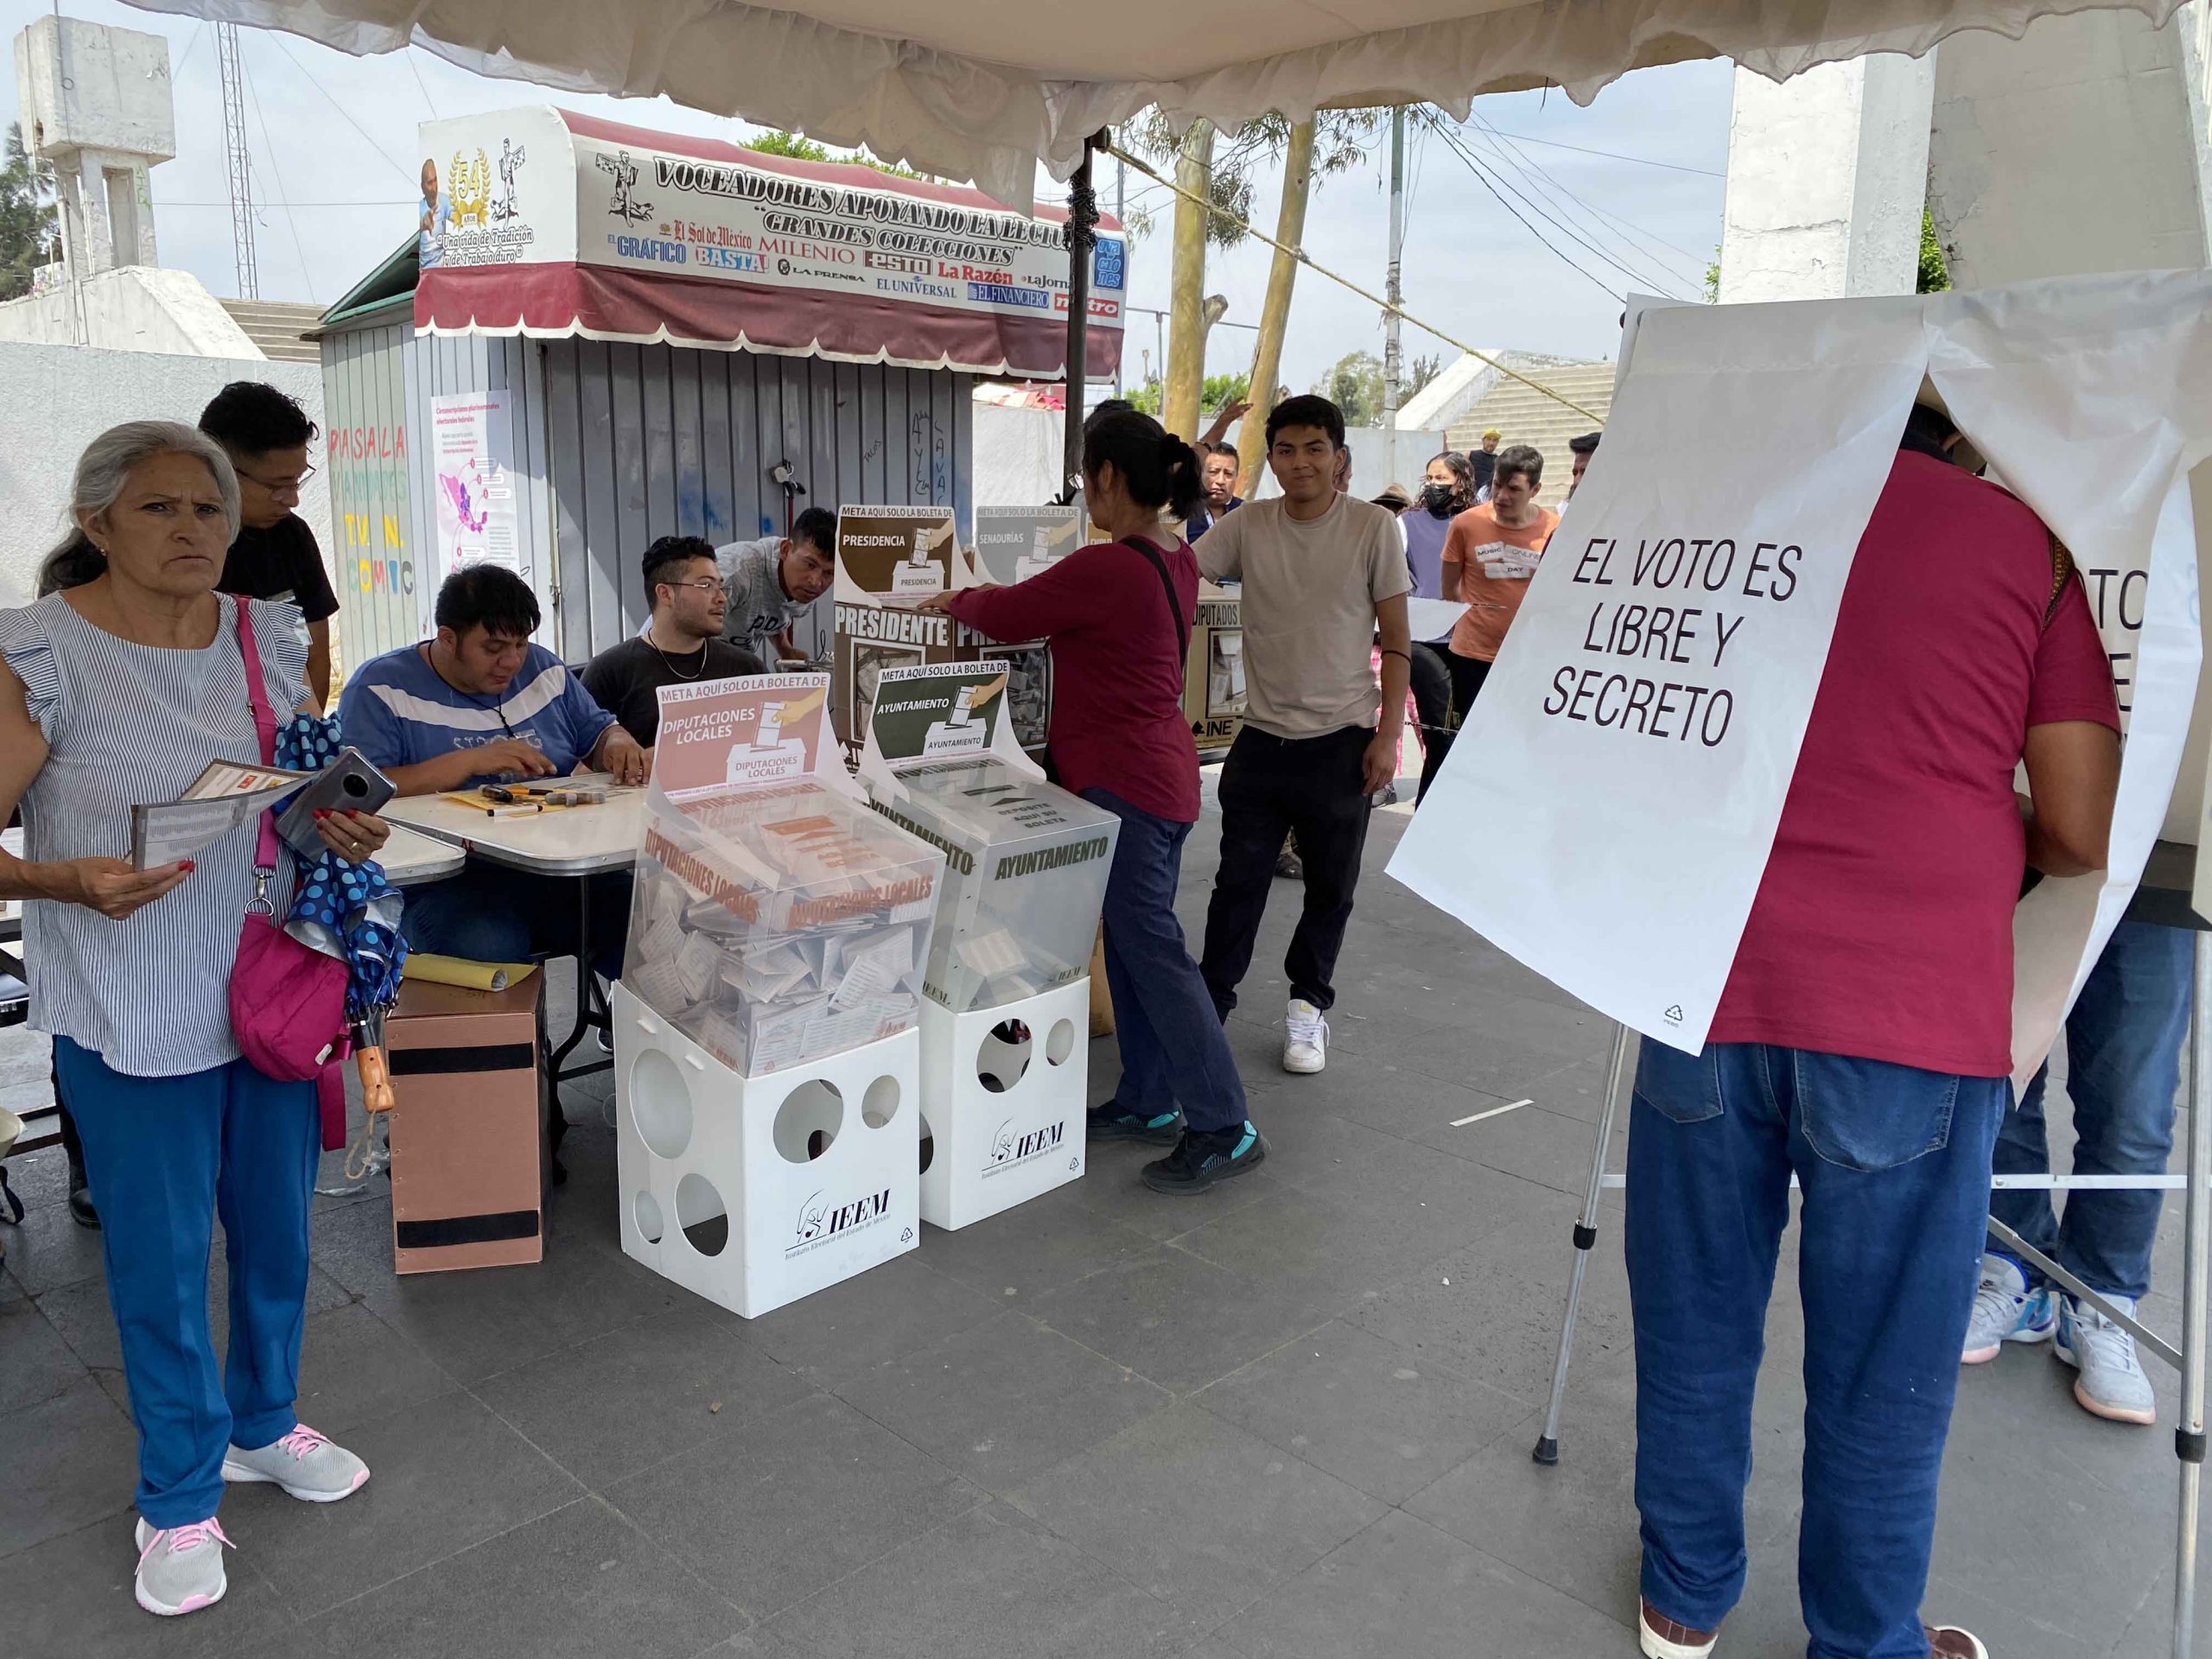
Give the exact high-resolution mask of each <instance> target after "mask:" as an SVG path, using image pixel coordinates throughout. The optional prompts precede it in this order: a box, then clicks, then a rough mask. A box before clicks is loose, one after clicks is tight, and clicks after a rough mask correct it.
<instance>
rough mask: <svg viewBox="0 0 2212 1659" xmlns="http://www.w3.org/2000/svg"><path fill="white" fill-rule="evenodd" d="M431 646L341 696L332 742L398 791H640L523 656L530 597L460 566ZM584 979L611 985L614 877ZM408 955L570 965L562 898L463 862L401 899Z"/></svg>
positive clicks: (626, 886)
mask: <svg viewBox="0 0 2212 1659" xmlns="http://www.w3.org/2000/svg"><path fill="white" fill-rule="evenodd" d="M435 615H436V620H437V625H438V632H437V635H436V637H435V639H429V640H427V641H425V642H424V643H423V644H422V645H405V646H402V647H401V648H400V649H399V650H397V651H394V652H386V653H385V655H384V656H382V657H379V658H377V659H376V660H375V661H373V662H372V663H369V664H365V665H364V666H363V667H362V669H361V670H360V671H359V672H358V673H357V674H355V675H353V677H351V678H349V679H348V680H347V681H346V695H345V697H344V699H343V701H342V702H340V705H339V716H340V721H342V722H343V724H344V726H345V729H346V741H347V742H348V743H351V744H352V745H353V747H355V748H357V749H359V750H360V752H361V753H362V754H363V755H364V756H365V758H366V759H367V760H369V761H370V762H371V763H372V765H374V766H376V767H377V768H378V770H379V771H381V772H384V774H385V776H386V777H388V778H390V779H391V781H392V782H393V783H394V784H395V785H397V786H398V789H399V792H400V793H401V794H403V795H431V794H436V793H438V792H440V791H445V790H452V789H467V788H469V787H471V786H472V785H476V784H480V783H489V782H497V781H499V780H502V779H516V778H546V777H555V776H559V775H562V774H564V773H567V772H574V771H575V770H576V769H577V767H578V766H588V768H589V769H591V770H593V771H597V772H610V773H612V774H613V778H614V780H615V781H616V782H617V783H622V784H641V783H643V782H645V777H646V774H647V772H648V771H649V770H650V764H651V763H650V761H649V760H648V758H647V756H646V754H645V751H644V750H643V749H642V748H640V747H639V745H638V741H637V740H636V739H635V738H633V737H632V736H631V735H630V734H629V733H627V732H626V731H624V730H623V729H622V727H621V725H620V722H619V721H616V720H615V718H614V716H613V715H610V714H608V713H607V710H605V709H602V708H601V707H600V706H599V704H598V703H596V702H594V701H593V700H592V696H591V694H590V693H589V692H588V691H586V690H584V689H583V687H582V684H581V683H578V681H577V679H576V677H575V676H574V675H573V674H571V673H569V671H568V668H567V667H566V666H565V665H564V664H563V663H562V661H561V659H560V658H557V657H556V656H555V655H554V654H553V653H552V652H550V651H548V650H546V649H545V647H544V646H543V645H533V644H531V638H530V636H531V634H532V633H533V632H536V631H537V624H538V609H537V595H536V594H532V593H531V591H530V587H529V584H527V583H526V582H524V581H523V580H522V578H521V577H519V576H518V575H515V574H514V573H513V572H512V571H511V570H505V569H501V568H500V567H499V566H498V565H492V564H472V565H465V566H463V567H462V568H461V569H458V570H456V571H454V573H453V575H449V576H448V577H447V578H446V580H445V584H444V585H443V586H442V587H441V588H439V589H438V603H437V609H436V613H435ZM591 899H592V935H593V951H592V955H593V958H594V960H593V963H592V966H593V967H594V969H597V970H598V971H599V972H600V973H601V974H603V975H604V976H607V978H609V979H613V978H617V977H619V976H620V973H621V959H622V941H623V934H624V932H625V931H626V926H627V923H628V918H629V912H630V883H629V880H628V878H627V877H622V878H620V879H616V878H611V877H610V878H607V879H602V880H596V881H594V883H593V884H592V888H591ZM403 925H404V931H405V932H406V934H407V940H408V943H409V944H410V945H412V946H413V947H414V948H415V949H416V950H428V951H430V952H433V953H435V954H436V955H439V956H448V957H467V959H469V960H470V961H473V962H523V961H527V960H528V959H530V958H531V957H533V956H546V955H556V956H557V955H572V954H574V953H575V950H576V945H577V915H576V904H575V894H574V893H572V892H570V891H569V888H568V887H566V885H565V884H564V883H563V882H562V881H561V880H558V879H556V878H554V877H550V876H543V875H534V874H530V873H529V872H527V871H523V870H517V869H513V868H509V867H507V866H505V865H500V864H493V863H489V862H486V861H482V860H479V859H476V858H473V857H472V858H471V859H470V860H469V861H468V865H467V868H465V869H464V870H462V871H461V874H458V875H454V876H449V877H448V878H447V879H446V880H442V881H434V882H429V883H428V884H426V885H424V886H423V887H416V888H413V889H411V890H410V892H409V893H408V894H407V910H406V919H405V921H404V924H403Z"/></svg>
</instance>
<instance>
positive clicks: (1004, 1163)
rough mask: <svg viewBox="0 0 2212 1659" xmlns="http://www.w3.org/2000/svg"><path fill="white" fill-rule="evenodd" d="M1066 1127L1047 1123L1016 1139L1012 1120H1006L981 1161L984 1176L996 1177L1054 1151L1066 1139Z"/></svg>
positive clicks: (1062, 1124) (1063, 1124)
mask: <svg viewBox="0 0 2212 1659" xmlns="http://www.w3.org/2000/svg"><path fill="white" fill-rule="evenodd" d="M1067 1127H1068V1126H1067V1125H1066V1124H1065V1123H1047V1124H1046V1125H1045V1126H1044V1128H1039V1129H1032V1130H1031V1131H1030V1132H1029V1133H1028V1134H1027V1135H1017V1134H1015V1133H1014V1120H1013V1119H1012V1118H1008V1119H1007V1121H1006V1122H1003V1123H1001V1124H1000V1125H999V1132H998V1133H997V1134H996V1135H993V1136H992V1137H991V1151H990V1155H989V1156H988V1157H987V1158H985V1159H984V1160H983V1173H984V1175H985V1176H986V1177H988V1176H992V1175H996V1174H999V1173H1001V1172H1002V1171H1005V1170H1009V1169H1012V1168H1013V1167H1014V1166H1015V1165H1017V1164H1026V1163H1027V1162H1028V1161H1029V1160H1031V1159H1032V1158H1038V1157H1042V1156H1043V1155H1044V1154H1046V1153H1048V1152H1057V1151H1058V1150H1059V1147H1060V1143H1061V1141H1064V1140H1065V1139H1066V1138H1067Z"/></svg>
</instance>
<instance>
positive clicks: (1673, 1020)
mask: <svg viewBox="0 0 2212 1659" xmlns="http://www.w3.org/2000/svg"><path fill="white" fill-rule="evenodd" d="M1667 1023H1668V1024H1669V1025H1670V1026H1679V1025H1681V1023H1682V1005H1681V1003H1679V1002H1677V1003H1675V1006H1674V1007H1671V1008H1669V1009H1668V1010H1667Z"/></svg>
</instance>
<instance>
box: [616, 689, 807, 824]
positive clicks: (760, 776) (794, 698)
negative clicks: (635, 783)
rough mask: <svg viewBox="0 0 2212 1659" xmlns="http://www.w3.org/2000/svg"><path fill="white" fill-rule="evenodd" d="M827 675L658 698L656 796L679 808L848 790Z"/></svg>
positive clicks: (685, 691)
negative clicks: (751, 792)
mask: <svg viewBox="0 0 2212 1659" xmlns="http://www.w3.org/2000/svg"><path fill="white" fill-rule="evenodd" d="M828 715H829V676H828V675H827V674H765V675H748V676H745V677H740V678H736V679H728V680H702V681H698V682H696V683H693V684H690V685H664V686H663V687H662V688H661V690H660V736H659V739H658V741H657V742H656V744H655V745H654V748H653V788H654V789H655V790H656V791H658V792H659V793H661V794H663V795H665V796H666V797H667V798H669V799H670V800H671V801H674V802H678V803H681V802H683V801H688V800H696V799H698V798H702V797H705V796H709V795H714V794H717V793H719V792H721V791H724V790H727V789H734V788H743V787H746V786H747V785H753V784H778V783H788V782H791V781H792V780H793V779H800V778H817V779H821V780H822V781H823V782H825V783H832V784H835V785H837V786H838V787H840V788H845V789H849V787H850V783H851V775H850V773H849V772H847V771H846V768H845V764H844V760H843V758H842V756H841V755H840V754H839V753H838V752H837V747H836V743H835V742H834V741H832V739H831V733H830V727H829V719H828Z"/></svg>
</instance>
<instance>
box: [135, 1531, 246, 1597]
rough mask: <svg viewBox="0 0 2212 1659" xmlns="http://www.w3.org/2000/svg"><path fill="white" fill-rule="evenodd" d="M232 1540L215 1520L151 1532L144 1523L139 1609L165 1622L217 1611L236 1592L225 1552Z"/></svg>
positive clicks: (141, 1544)
mask: <svg viewBox="0 0 2212 1659" xmlns="http://www.w3.org/2000/svg"><path fill="white" fill-rule="evenodd" d="M228 1543H230V1539H229V1538H228V1537H227V1536H226V1535H225V1534H224V1531H223V1528H222V1523H221V1522H219V1521H217V1520H216V1519H215V1517H214V1516H212V1515H211V1516H208V1517H207V1519H206V1520H205V1521H195V1522H193V1523H192V1524H191V1525H190V1526H188V1527H150V1526H149V1525H147V1524H146V1522H145V1521H144V1520H143V1518H142V1519H141V1520H140V1521H139V1522H138V1583H137V1588H138V1605H140V1606H141V1607H143V1608H144V1609H145V1610H146V1611H148V1612H149V1613H157V1614H159V1615H160V1616H161V1617H162V1618H175V1617H176V1616H177V1615H178V1614H180V1613H196V1612H198V1611H200V1609H201V1608H202V1607H213V1605H215V1604H216V1603H217V1602H219V1601H220V1600H221V1599H223V1592H225V1591H226V1590H228V1589H229V1588H230V1587H231V1584H230V1580H228V1579H227V1578H226V1577H225V1576H224V1573H223V1547H224V1546H225V1545H226V1544H228Z"/></svg>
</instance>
